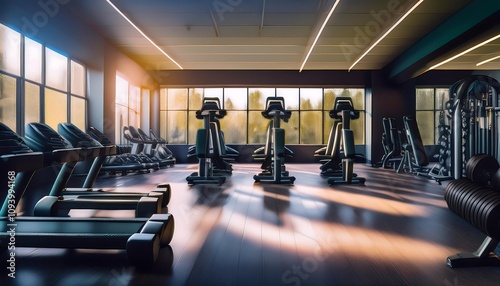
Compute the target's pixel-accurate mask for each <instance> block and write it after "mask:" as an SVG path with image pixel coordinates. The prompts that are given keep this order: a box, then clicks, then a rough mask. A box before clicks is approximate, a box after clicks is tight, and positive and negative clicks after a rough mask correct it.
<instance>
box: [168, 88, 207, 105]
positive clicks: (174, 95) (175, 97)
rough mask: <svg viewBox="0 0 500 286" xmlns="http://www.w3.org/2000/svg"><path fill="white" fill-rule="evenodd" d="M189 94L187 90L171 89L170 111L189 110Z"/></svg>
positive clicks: (169, 91)
mask: <svg viewBox="0 0 500 286" xmlns="http://www.w3.org/2000/svg"><path fill="white" fill-rule="evenodd" d="M187 92H188V90H187V88H169V89H168V106H167V108H168V110H187ZM199 108H201V106H200V107H199ZM199 108H198V109H199Z"/></svg>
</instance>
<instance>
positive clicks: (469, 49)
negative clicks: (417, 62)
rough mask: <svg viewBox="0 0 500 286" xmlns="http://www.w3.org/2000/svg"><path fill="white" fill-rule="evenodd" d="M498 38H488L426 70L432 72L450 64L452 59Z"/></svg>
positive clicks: (499, 35) (498, 36) (499, 36)
mask: <svg viewBox="0 0 500 286" xmlns="http://www.w3.org/2000/svg"><path fill="white" fill-rule="evenodd" d="M498 38H500V34H498V35H496V36H494V37H491V38H489V39H488V40H486V41H484V42H481V43H479V44H477V45H475V46H473V47H472V48H468V49H467V50H465V51H463V52H461V53H458V54H456V55H454V56H452V57H450V58H448V59H446V60H444V61H442V62H440V63H438V64H435V65H433V66H432V67H430V68H429V69H428V70H433V69H435V68H437V67H439V66H442V65H444V64H445V63H447V62H451V61H452V60H454V59H456V58H458V57H460V56H463V55H465V54H467V53H468V52H470V51H473V50H475V49H477V48H479V47H481V46H484V45H486V44H487V43H489V42H491V41H494V40H496V39H498Z"/></svg>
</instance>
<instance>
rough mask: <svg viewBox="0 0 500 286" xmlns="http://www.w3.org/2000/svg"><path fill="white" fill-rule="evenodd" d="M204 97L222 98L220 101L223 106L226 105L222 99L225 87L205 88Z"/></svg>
mask: <svg viewBox="0 0 500 286" xmlns="http://www.w3.org/2000/svg"><path fill="white" fill-rule="evenodd" d="M203 93H204V94H203V97H217V98H218V99H219V100H220V103H221V104H222V106H221V108H225V107H224V101H223V99H222V95H223V93H224V89H222V88H205V89H204V90H203Z"/></svg>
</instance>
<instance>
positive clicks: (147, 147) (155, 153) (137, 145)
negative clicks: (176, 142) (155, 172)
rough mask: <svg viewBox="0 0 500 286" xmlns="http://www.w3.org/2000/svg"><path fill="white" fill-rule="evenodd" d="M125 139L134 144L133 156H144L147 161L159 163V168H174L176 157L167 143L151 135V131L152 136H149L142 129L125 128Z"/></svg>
mask: <svg viewBox="0 0 500 286" xmlns="http://www.w3.org/2000/svg"><path fill="white" fill-rule="evenodd" d="M153 134H154V132H153ZM153 136H154V137H153ZM123 137H124V138H125V139H126V140H128V141H129V142H130V143H132V150H131V153H132V154H136V155H139V156H143V157H145V159H146V160H150V161H152V162H154V163H157V164H158V166H159V167H165V166H173V165H174V164H175V162H176V160H175V157H174V155H173V154H172V152H171V151H170V150H169V149H168V147H167V146H166V141H165V140H163V139H159V138H158V137H157V136H156V135H151V131H150V135H147V134H146V132H144V131H143V130H142V129H141V128H138V129H136V128H135V127H134V126H123ZM153 138H155V139H153Z"/></svg>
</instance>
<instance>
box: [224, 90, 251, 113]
mask: <svg viewBox="0 0 500 286" xmlns="http://www.w3.org/2000/svg"><path fill="white" fill-rule="evenodd" d="M247 98H248V97H247V89H246V88H226V89H224V108H225V109H227V110H246V109H247Z"/></svg>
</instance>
